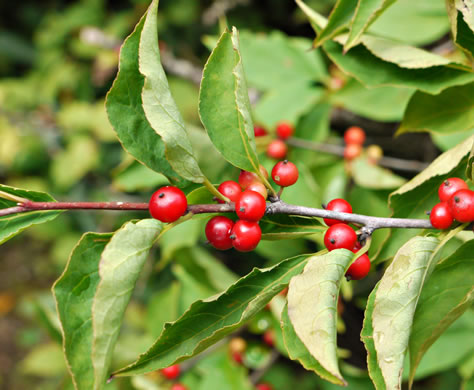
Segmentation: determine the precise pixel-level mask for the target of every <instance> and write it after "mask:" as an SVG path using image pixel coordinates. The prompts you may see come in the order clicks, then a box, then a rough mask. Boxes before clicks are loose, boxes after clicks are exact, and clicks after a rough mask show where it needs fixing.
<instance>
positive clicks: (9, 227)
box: [0, 184, 62, 244]
mask: <svg viewBox="0 0 474 390" xmlns="http://www.w3.org/2000/svg"><path fill="white" fill-rule="evenodd" d="M0 191H2V192H4V193H6V194H7V195H6V196H8V194H10V195H13V196H14V197H19V198H24V199H29V200H32V201H35V202H54V199H53V198H52V197H51V196H49V195H48V194H46V193H44V192H37V191H28V190H20V189H19V188H14V187H9V186H5V185H3V184H0ZM15 206H17V202H16V201H14V200H10V199H5V198H4V197H3V196H0V209H6V208H9V207H15ZM61 213H62V211H32V212H28V213H21V214H11V215H5V216H3V217H0V244H3V243H4V242H5V241H8V240H9V239H10V238H12V237H15V236H16V235H17V234H18V233H21V232H22V231H23V230H25V229H27V228H28V227H30V226H33V225H38V224H40V223H43V222H48V221H52V220H53V219H55V218H56V217H57V216H58V215H59V214H61Z"/></svg>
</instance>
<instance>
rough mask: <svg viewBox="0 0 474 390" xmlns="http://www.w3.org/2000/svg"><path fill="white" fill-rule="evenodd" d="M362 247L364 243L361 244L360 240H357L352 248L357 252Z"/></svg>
mask: <svg viewBox="0 0 474 390" xmlns="http://www.w3.org/2000/svg"><path fill="white" fill-rule="evenodd" d="M361 248H362V245H360V242H359V241H356V243H355V244H354V247H353V248H352V249H351V251H352V252H354V253H356V252H358V251H359V249H361Z"/></svg>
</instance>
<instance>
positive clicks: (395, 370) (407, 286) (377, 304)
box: [372, 237, 439, 389]
mask: <svg viewBox="0 0 474 390" xmlns="http://www.w3.org/2000/svg"><path fill="white" fill-rule="evenodd" d="M438 243H439V241H438V239H436V238H434V237H414V238H412V239H411V240H410V241H408V242H407V243H406V244H405V245H404V246H402V247H401V248H400V250H399V251H398V252H397V254H396V255H395V258H394V259H393V261H392V263H391V264H390V265H389V267H388V268H387V269H386V271H385V273H384V275H383V277H382V279H381V280H380V282H379V285H378V288H377V291H376V293H375V301H374V307H373V312H372V326H373V334H372V336H373V342H374V348H375V351H376V352H377V362H378V366H379V368H380V372H381V375H382V377H383V380H384V382H385V385H386V387H387V388H388V389H398V388H401V376H402V371H403V361H404V358H405V353H406V350H407V348H408V341H409V337H410V330H411V325H412V322H413V315H414V313H415V308H416V304H417V301H418V299H419V296H420V294H421V289H422V287H423V283H424V281H425V280H426V278H427V276H428V274H429V270H430V266H431V265H432V264H431V263H432V260H433V257H434V256H433V254H434V251H435V248H436V247H437V245H438ZM377 371H378V370H377Z"/></svg>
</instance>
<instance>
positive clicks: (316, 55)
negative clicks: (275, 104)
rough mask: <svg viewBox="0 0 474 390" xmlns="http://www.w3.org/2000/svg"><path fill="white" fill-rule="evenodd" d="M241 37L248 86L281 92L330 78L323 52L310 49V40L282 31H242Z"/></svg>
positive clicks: (241, 49)
mask: <svg viewBox="0 0 474 390" xmlns="http://www.w3.org/2000/svg"><path fill="white" fill-rule="evenodd" d="M239 38H240V52H241V54H242V61H243V66H244V69H245V76H246V79H247V82H248V85H249V86H252V87H255V88H257V89H258V90H260V91H270V90H273V91H279V90H280V89H281V88H282V87H283V86H285V85H292V84H304V83H306V84H310V83H311V82H314V81H319V80H323V79H325V78H326V77H327V69H326V65H325V63H324V59H323V56H322V52H321V50H311V51H308V49H309V48H310V47H311V40H309V39H306V38H300V37H298V38H294V37H289V36H287V35H285V34H283V33H282V32H279V31H271V32H268V33H267V34H263V33H252V32H250V31H241V32H240V36H239ZM263 74H264V75H265V77H262V75H263Z"/></svg>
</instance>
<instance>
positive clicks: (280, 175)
mask: <svg viewBox="0 0 474 390" xmlns="http://www.w3.org/2000/svg"><path fill="white" fill-rule="evenodd" d="M272 179H273V181H274V182H275V183H276V184H278V185H279V186H280V187H288V186H291V185H293V184H295V183H296V181H297V180H298V168H296V165H295V164H293V163H292V162H290V161H288V160H284V161H280V162H278V163H276V164H275V166H274V167H273V169H272Z"/></svg>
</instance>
